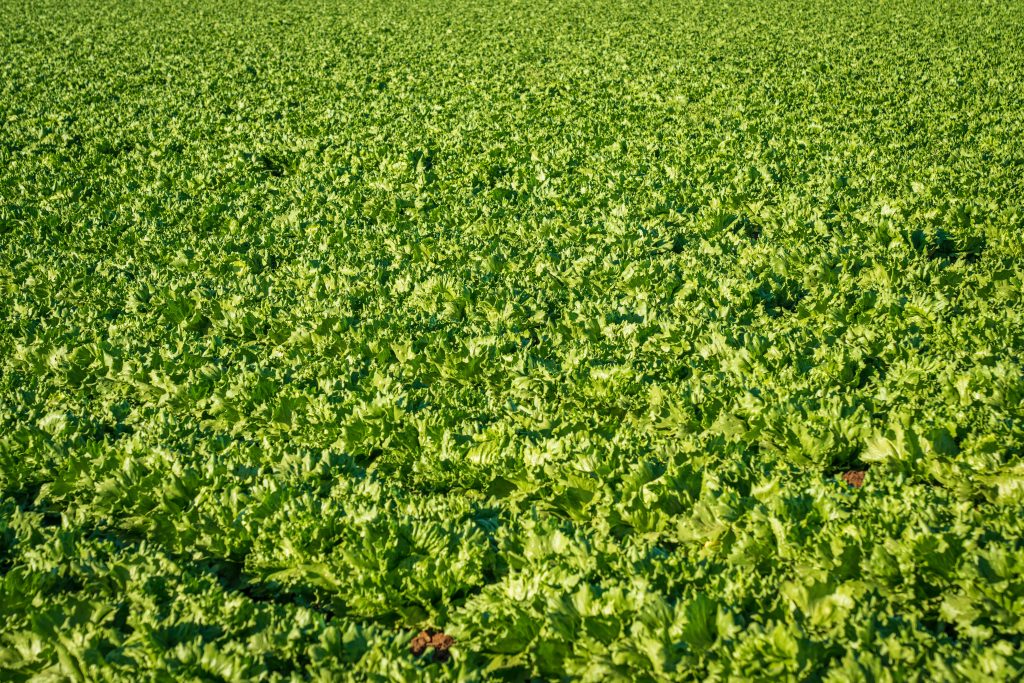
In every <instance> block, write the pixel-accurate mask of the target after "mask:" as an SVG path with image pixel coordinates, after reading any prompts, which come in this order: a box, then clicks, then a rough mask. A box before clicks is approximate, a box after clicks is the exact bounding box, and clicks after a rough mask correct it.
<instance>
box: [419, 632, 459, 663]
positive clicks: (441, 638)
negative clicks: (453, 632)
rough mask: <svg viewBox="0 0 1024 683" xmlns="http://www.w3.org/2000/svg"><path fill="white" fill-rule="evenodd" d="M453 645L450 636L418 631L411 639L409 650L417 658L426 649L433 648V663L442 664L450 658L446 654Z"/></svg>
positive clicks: (453, 641) (453, 640) (453, 642)
mask: <svg viewBox="0 0 1024 683" xmlns="http://www.w3.org/2000/svg"><path fill="white" fill-rule="evenodd" d="M454 644H455V639H454V638H452V637H451V636H449V635H447V634H445V633H442V632H440V631H437V632H435V633H431V632H429V631H420V632H419V634H418V635H417V636H416V637H415V638H413V639H412V642H411V643H409V650H410V651H411V652H412V655H413V657H419V656H420V655H422V654H423V653H424V652H426V651H427V649H428V648H431V647H432V648H434V661H435V662H444V661H447V659H448V658H449V657H450V656H451V654H450V653H449V652H448V650H449V649H451V646H452V645H454Z"/></svg>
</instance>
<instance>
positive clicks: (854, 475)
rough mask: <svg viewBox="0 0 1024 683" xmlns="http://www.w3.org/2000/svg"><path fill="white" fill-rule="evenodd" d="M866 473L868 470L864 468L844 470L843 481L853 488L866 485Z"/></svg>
mask: <svg viewBox="0 0 1024 683" xmlns="http://www.w3.org/2000/svg"><path fill="white" fill-rule="evenodd" d="M865 474H867V472H865V471H864V470H850V471H849V472H843V481H845V482H846V483H847V484H849V485H850V486H852V487H853V488H855V489H859V488H860V487H861V486H863V485H864V475H865Z"/></svg>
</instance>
